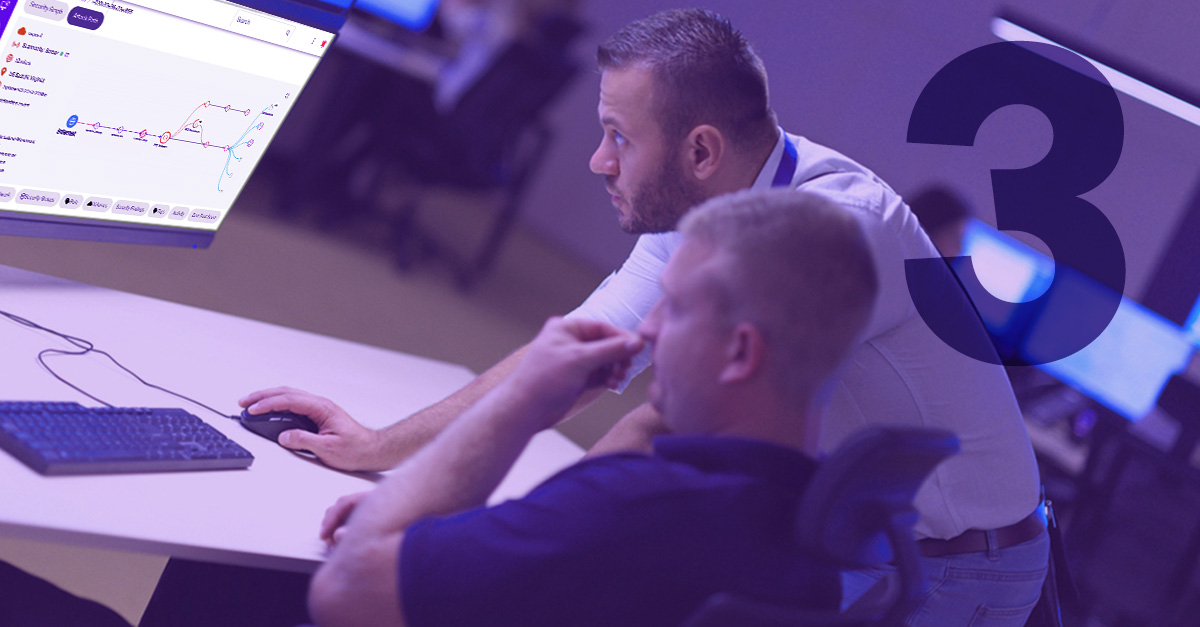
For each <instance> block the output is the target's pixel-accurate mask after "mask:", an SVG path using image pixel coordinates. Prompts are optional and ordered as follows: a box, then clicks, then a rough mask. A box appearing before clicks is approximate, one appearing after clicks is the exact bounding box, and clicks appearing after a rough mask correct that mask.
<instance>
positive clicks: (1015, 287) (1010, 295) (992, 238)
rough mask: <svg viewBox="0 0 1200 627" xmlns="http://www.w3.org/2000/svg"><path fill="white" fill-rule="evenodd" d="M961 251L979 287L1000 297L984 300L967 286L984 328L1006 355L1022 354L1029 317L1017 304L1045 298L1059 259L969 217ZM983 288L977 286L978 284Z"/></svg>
mask: <svg viewBox="0 0 1200 627" xmlns="http://www.w3.org/2000/svg"><path fill="white" fill-rule="evenodd" d="M962 255H964V256H970V257H971V265H972V267H973V268H974V270H975V274H976V276H977V277H978V278H979V283H980V285H981V286H982V287H983V288H985V289H987V291H988V292H989V293H990V294H991V295H992V296H995V297H996V298H994V299H993V298H981V297H980V296H981V295H979V294H975V293H972V291H971V289H972V288H968V289H967V295H968V296H970V297H971V300H972V302H974V303H975V309H976V311H978V312H979V317H980V318H981V319H982V320H983V324H984V326H986V327H987V329H988V331H989V332H990V333H991V335H992V338H993V340H994V341H995V342H996V344H997V345H996V350H997V352H998V353H999V354H1000V355H1001V356H1002V357H1008V356H1011V355H1014V354H1016V353H1017V350H1018V348H1019V344H1020V341H1021V339H1022V337H1023V336H1024V332H1025V327H1026V325H1027V323H1028V322H1029V317H1030V316H1029V315H1026V314H1019V313H1018V312H1019V311H1021V310H1020V309H1019V308H1018V307H1017V304H1018V303H1024V302H1028V301H1031V300H1033V299H1035V298H1037V297H1038V296H1041V295H1042V294H1043V293H1044V292H1045V291H1046V288H1047V287H1049V286H1050V282H1051V281H1052V280H1053V279H1054V262H1053V261H1051V260H1050V259H1049V258H1048V257H1046V256H1045V255H1043V254H1041V253H1039V252H1037V251H1036V250H1034V249H1033V248H1031V247H1030V246H1027V245H1026V244H1024V243H1022V242H1020V241H1019V240H1017V239H1016V238H1014V237H1012V236H1010V235H1008V234H1007V233H1004V232H1002V231H998V230H996V229H995V228H994V227H992V226H990V225H988V224H986V223H985V222H982V221H981V220H978V219H976V218H970V219H969V220H968V221H967V227H966V229H965V231H964V234H963V243H962ZM974 289H978V288H974Z"/></svg>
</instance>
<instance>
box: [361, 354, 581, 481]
mask: <svg viewBox="0 0 1200 627" xmlns="http://www.w3.org/2000/svg"><path fill="white" fill-rule="evenodd" d="M528 351H529V345H528V344H526V345H525V346H522V347H521V348H518V349H517V350H515V351H513V352H512V353H511V354H510V355H509V356H508V357H505V358H504V359H502V360H500V361H499V362H497V363H496V365H494V366H492V367H491V368H489V369H487V370H486V371H484V373H483V374H481V375H479V376H478V377H475V379H474V380H472V381H471V382H470V383H468V384H467V385H466V386H464V387H463V388H462V389H460V390H458V391H457V392H455V393H453V394H451V395H450V396H447V397H446V398H445V399H443V400H441V401H439V402H437V403H435V404H433V405H430V406H429V407H426V408H425V409H422V410H421V411H419V412H417V413H415V414H413V415H411V416H409V417H408V418H405V419H404V420H401V421H399V422H396V423H395V424H393V425H391V426H389V427H386V428H384V429H382V430H380V432H379V435H380V437H381V440H382V441H381V442H380V456H381V457H382V461H381V463H380V464H379V466H380V467H381V468H392V467H395V466H396V465H397V464H399V463H400V462H401V461H403V460H405V459H408V458H409V457H411V456H412V455H413V454H414V453H416V452H417V451H418V450H420V449H421V448H422V447H423V446H425V445H426V444H428V443H429V442H431V441H433V439H434V438H435V437H437V435H438V434H439V433H441V432H442V431H443V430H444V429H445V428H446V427H448V426H449V425H450V423H452V422H454V421H455V419H457V418H458V417H459V416H461V415H463V413H465V412H466V411H467V410H468V409H470V408H471V407H472V406H473V405H475V404H476V403H478V402H479V400H480V399H482V398H483V397H484V396H486V395H487V394H488V392H491V391H492V390H494V389H495V388H496V386H498V385H500V384H501V383H502V382H503V381H504V380H505V379H507V378H508V376H509V375H511V374H512V373H513V371H514V370H516V369H517V366H519V365H520V364H521V360H522V359H524V358H525V354H526V353H527V352H528ZM603 394H604V389H603V388H593V389H589V390H587V391H585V392H584V393H583V394H582V395H581V396H580V397H579V400H578V401H576V402H575V404H574V405H573V406H572V407H571V409H570V410H569V411H568V412H567V413H566V415H565V416H564V419H565V418H569V417H571V416H573V415H575V414H576V413H578V412H580V411H582V410H583V409H584V408H585V407H587V406H588V405H591V404H592V403H593V402H595V401H596V399H598V398H600V396H602V395H603Z"/></svg>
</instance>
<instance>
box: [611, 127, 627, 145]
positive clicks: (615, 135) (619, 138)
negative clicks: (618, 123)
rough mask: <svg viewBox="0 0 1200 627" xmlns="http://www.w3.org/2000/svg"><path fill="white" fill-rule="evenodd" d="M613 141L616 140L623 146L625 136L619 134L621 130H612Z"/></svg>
mask: <svg viewBox="0 0 1200 627" xmlns="http://www.w3.org/2000/svg"><path fill="white" fill-rule="evenodd" d="M613 141H614V142H616V143H617V145H618V146H624V145H625V141H626V140H625V136H624V135H622V134H621V131H613Z"/></svg>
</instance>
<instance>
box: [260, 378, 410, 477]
mask: <svg viewBox="0 0 1200 627" xmlns="http://www.w3.org/2000/svg"><path fill="white" fill-rule="evenodd" d="M238 405H241V406H242V407H245V408H246V409H248V410H249V411H250V413H252V414H261V413H263V412H268V411H278V410H284V409H286V410H288V411H292V412H295V413H297V414H303V415H305V416H308V417H309V418H311V419H312V421H313V422H315V423H317V428H318V432H317V433H309V432H308V431H305V430H303V429H291V430H288V431H284V432H283V433H281V434H280V435H279V444H280V445H282V446H283V447H285V448H289V449H293V450H301V449H303V450H306V451H311V452H312V453H313V454H314V455H316V456H317V458H318V459H320V460H321V461H322V462H324V463H325V464H327V465H329V466H332V467H334V468H339V469H341V470H371V471H378V470H387V469H389V468H390V467H391V464H389V463H387V461H385V460H382V459H380V458H381V455H380V450H379V449H380V437H379V433H378V432H377V431H375V430H374V429H368V428H366V427H364V426H362V425H360V424H358V422H356V421H355V420H354V419H353V418H351V417H350V414H347V413H346V411H345V410H344V409H342V408H341V407H338V406H337V405H336V404H334V402H333V401H331V400H329V399H327V398H321V397H320V396H316V395H313V394H309V393H308V392H303V391H301V390H296V389H293V388H289V387H278V388H271V389H269V390H259V391H258V392H254V393H252V394H250V395H248V396H246V397H245V398H243V399H241V400H239V401H238Z"/></svg>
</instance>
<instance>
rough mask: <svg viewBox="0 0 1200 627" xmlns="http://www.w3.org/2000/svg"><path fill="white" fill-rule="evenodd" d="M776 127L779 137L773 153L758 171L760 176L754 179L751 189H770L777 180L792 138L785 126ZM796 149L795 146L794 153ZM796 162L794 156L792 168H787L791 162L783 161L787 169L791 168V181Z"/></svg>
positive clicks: (789, 178)
mask: <svg viewBox="0 0 1200 627" xmlns="http://www.w3.org/2000/svg"><path fill="white" fill-rule="evenodd" d="M776 128H778V129H779V138H778V139H776V140H775V147H774V148H772V149H771V154H770V155H769V156H768V157H767V161H766V163H764V164H763V167H762V169H761V170H759V171H758V177H757V178H755V179H754V184H753V185H751V186H750V189H770V188H771V185H772V184H773V183H774V182H775V177H776V176H778V175H779V170H780V164H781V163H782V162H783V160H784V152H785V150H786V148H787V145H788V143H789V142H790V140H789V139H788V136H787V132H786V131H784V130H783V127H776ZM793 146H794V144H793ZM794 151H795V148H793V153H794ZM795 163H796V162H795V157H793V161H792V162H791V168H787V166H788V165H789V164H787V163H783V166H784V168H785V169H790V170H791V172H789V176H788V177H787V178H788V181H789V182H790V181H791V178H792V177H791V174H794V172H795V169H796V164H795Z"/></svg>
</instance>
